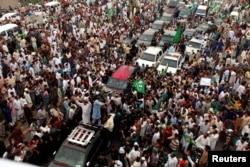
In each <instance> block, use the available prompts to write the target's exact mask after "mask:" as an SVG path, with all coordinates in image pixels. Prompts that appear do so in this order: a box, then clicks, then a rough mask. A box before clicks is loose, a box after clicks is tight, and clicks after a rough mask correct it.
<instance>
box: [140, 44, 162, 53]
mask: <svg viewBox="0 0 250 167" xmlns="http://www.w3.org/2000/svg"><path fill="white" fill-rule="evenodd" d="M160 51H162V48H161V47H154V46H150V47H148V48H147V49H146V50H145V51H144V53H149V54H155V53H158V52H160Z"/></svg>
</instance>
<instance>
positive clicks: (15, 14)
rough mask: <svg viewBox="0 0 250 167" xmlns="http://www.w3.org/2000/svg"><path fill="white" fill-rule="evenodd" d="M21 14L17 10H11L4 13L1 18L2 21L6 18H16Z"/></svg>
mask: <svg viewBox="0 0 250 167" xmlns="http://www.w3.org/2000/svg"><path fill="white" fill-rule="evenodd" d="M18 16H19V15H18V14H17V13H15V12H11V13H6V14H4V15H3V16H2V17H1V18H0V22H2V21H4V20H6V19H11V18H14V19H16V18H17V17H18Z"/></svg>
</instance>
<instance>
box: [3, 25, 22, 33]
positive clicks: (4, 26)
mask: <svg viewBox="0 0 250 167" xmlns="http://www.w3.org/2000/svg"><path fill="white" fill-rule="evenodd" d="M15 27H18V25H16V24H12V23H9V24H5V25H2V26H0V33H1V32H3V31H6V30H9V29H12V28H15Z"/></svg>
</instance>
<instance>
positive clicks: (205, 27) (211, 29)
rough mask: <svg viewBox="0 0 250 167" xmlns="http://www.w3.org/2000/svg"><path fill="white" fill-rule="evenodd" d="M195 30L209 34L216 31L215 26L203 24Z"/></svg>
mask: <svg viewBox="0 0 250 167" xmlns="http://www.w3.org/2000/svg"><path fill="white" fill-rule="evenodd" d="M195 30H196V31H197V32H205V33H211V32H215V31H216V30H217V26H216V25H215V24H207V23H203V24H201V25H199V26H198V27H197V28H196V29H195Z"/></svg>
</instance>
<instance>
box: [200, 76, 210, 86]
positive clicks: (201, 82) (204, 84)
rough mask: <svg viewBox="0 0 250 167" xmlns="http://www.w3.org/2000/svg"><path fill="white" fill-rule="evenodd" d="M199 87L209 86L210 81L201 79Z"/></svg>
mask: <svg viewBox="0 0 250 167" xmlns="http://www.w3.org/2000/svg"><path fill="white" fill-rule="evenodd" d="M200 86H211V79H210V78H204V77H203V78H201V80H200Z"/></svg>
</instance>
